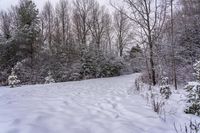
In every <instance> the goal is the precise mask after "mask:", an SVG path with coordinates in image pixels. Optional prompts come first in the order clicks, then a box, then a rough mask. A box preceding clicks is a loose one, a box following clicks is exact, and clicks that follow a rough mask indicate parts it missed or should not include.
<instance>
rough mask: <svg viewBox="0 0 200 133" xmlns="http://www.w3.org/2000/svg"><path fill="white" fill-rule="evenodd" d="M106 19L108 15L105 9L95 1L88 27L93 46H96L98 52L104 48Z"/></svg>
mask: <svg viewBox="0 0 200 133" xmlns="http://www.w3.org/2000/svg"><path fill="white" fill-rule="evenodd" d="M106 19H107V13H106V10H105V7H103V6H100V5H99V3H97V2H96V1H94V2H93V5H92V10H91V14H90V17H89V21H88V23H87V25H88V27H89V31H90V33H91V35H92V45H94V48H95V50H96V51H99V50H101V49H102V47H103V46H102V41H103V39H104V37H105V29H106V24H107V21H106ZM92 47H93V46H92Z"/></svg>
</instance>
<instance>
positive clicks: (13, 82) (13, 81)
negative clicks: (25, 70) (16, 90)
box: [8, 69, 20, 88]
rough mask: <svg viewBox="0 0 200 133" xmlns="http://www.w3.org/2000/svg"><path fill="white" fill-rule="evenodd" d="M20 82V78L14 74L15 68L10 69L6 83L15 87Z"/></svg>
mask: <svg viewBox="0 0 200 133" xmlns="http://www.w3.org/2000/svg"><path fill="white" fill-rule="evenodd" d="M19 83H20V80H19V79H18V77H17V75H16V74H15V70H14V69H12V72H11V75H10V76H9V77H8V84H9V85H10V87H11V88H13V87H15V86H16V85H18V84H19Z"/></svg>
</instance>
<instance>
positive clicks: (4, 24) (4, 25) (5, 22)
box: [0, 11, 12, 39]
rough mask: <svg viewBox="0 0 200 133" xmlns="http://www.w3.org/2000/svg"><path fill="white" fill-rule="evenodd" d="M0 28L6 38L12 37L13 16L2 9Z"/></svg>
mask: <svg viewBox="0 0 200 133" xmlns="http://www.w3.org/2000/svg"><path fill="white" fill-rule="evenodd" d="M0 18H1V19H0V20H1V22H0V29H1V31H2V33H3V36H4V38H6V39H9V38H10V37H11V21H12V19H11V17H10V15H9V14H8V13H7V12H4V11H2V12H1V13H0Z"/></svg>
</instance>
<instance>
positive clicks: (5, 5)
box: [0, 0, 109, 10]
mask: <svg viewBox="0 0 200 133" xmlns="http://www.w3.org/2000/svg"><path fill="white" fill-rule="evenodd" d="M18 1H19V0H0V10H7V9H9V8H10V6H11V5H16V4H17V3H18ZM33 1H34V2H35V3H36V4H37V7H38V8H39V9H42V7H43V5H44V3H45V2H46V1H47V0H33ZM49 1H51V3H52V4H54V5H55V4H56V3H57V2H58V1H59V0H49ZM69 1H72V0H69ZM97 1H99V3H100V4H104V5H106V7H108V6H109V0H97Z"/></svg>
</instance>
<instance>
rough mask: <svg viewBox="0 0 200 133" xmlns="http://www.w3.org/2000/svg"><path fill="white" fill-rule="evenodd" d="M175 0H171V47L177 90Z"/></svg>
mask: <svg viewBox="0 0 200 133" xmlns="http://www.w3.org/2000/svg"><path fill="white" fill-rule="evenodd" d="M173 1H174V0H170V7H171V47H172V70H173V81H174V87H175V89H176V90H177V88H178V87H177V76H176V59H175V43H174V11H173Z"/></svg>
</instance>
